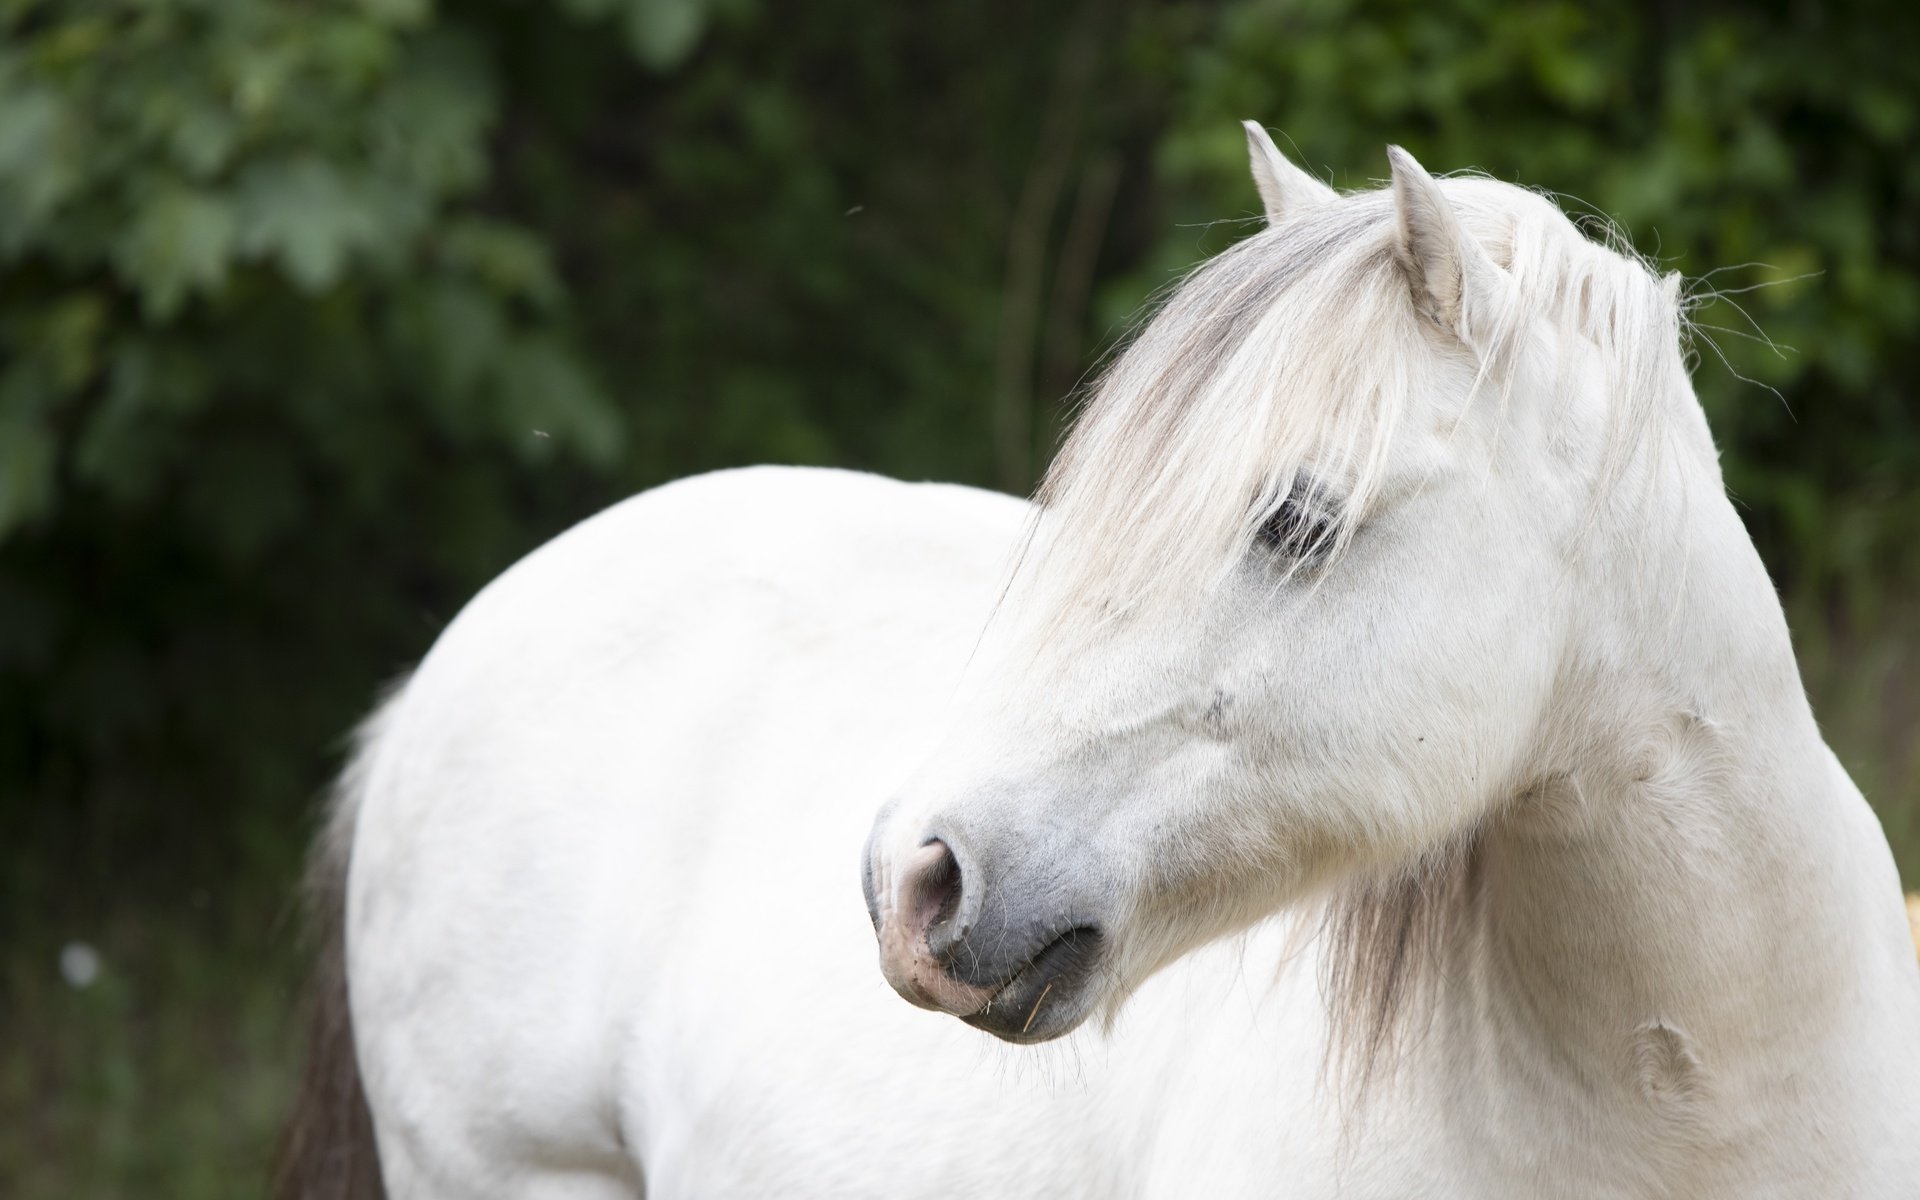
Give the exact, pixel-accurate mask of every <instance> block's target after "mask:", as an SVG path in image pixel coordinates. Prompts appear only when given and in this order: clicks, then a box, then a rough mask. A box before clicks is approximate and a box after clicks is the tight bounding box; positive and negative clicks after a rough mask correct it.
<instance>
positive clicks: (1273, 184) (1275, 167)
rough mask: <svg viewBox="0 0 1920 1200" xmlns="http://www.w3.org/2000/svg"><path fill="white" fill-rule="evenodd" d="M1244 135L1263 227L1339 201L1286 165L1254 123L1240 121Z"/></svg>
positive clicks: (1265, 134) (1283, 158)
mask: <svg viewBox="0 0 1920 1200" xmlns="http://www.w3.org/2000/svg"><path fill="white" fill-rule="evenodd" d="M1240 124H1241V126H1242V127H1243V128H1245V129H1246V131H1247V157H1248V158H1250V159H1252V160H1253V186H1255V187H1257V188H1259V189H1260V202H1261V203H1262V204H1264V205H1266V208H1267V224H1269V225H1278V224H1279V223H1280V222H1281V221H1282V220H1284V219H1286V218H1287V217H1290V216H1293V215H1294V214H1296V213H1303V212H1305V211H1307V210H1308V209H1310V208H1318V207H1319V206H1320V205H1322V204H1326V203H1328V202H1330V201H1333V200H1338V199H1339V198H1340V197H1339V195H1338V194H1337V193H1335V192H1334V190H1333V189H1332V188H1330V187H1328V186H1327V185H1326V184H1324V183H1321V182H1320V181H1319V180H1318V179H1315V178H1314V177H1313V176H1311V175H1309V174H1307V173H1306V172H1305V171H1302V170H1301V169H1300V168H1299V167H1296V166H1294V165H1293V164H1292V163H1291V162H1289V161H1287V156H1286V155H1284V154H1282V153H1280V147H1278V146H1276V145H1274V144H1273V139H1272V138H1270V137H1268V136H1267V131H1266V130H1264V129H1262V128H1260V123H1259V122H1258V121H1242V122H1240Z"/></svg>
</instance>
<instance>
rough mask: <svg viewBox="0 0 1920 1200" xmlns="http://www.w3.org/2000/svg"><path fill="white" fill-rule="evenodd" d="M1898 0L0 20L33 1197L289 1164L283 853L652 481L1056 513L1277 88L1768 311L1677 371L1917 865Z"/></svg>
mask: <svg viewBox="0 0 1920 1200" xmlns="http://www.w3.org/2000/svg"><path fill="white" fill-rule="evenodd" d="M1916 14H1920V7H1916V6H1913V5H1911V4H1890V3H1889V4H1865V3H1852V4H1845V3H1842V4H1825V5H1794V6H1785V5H1780V6H1768V5H1739V6H1733V5H1703V4H1689V3H1659V4H1642V5H1633V6H1627V7H1621V8H1617V9H1611V10H1608V11H1605V12H1604V13H1601V12H1596V11H1595V10H1593V9H1590V8H1589V7H1588V6H1586V5H1579V4H1572V3H1563V4H1539V5H1503V4H1494V3H1489V2H1486V0H1470V2H1467V3H1457V4H1452V5H1449V6H1438V5H1433V4H1430V3H1406V4H1395V3H1359V2H1346V0H1306V2H1301V3H1291V4H1286V3H1260V2H1253V0H1222V2H1219V3H1186V4H1150V3H1122V2H1115V3H1106V4H1081V5H1077V6H1076V5H1072V4H1035V3H1010V2H1004V0H989V2H983V0H969V2H966V3H961V2H957V0H929V2H919V3H912V4H881V3H846V2H827V0H823V2H821V3H815V4H805V5H801V4H784V3H783V4H776V3H772V2H771V0H562V2H561V3H558V4H548V3H539V2H534V0H524V2H516V0H471V2H462V3H447V4H442V5H438V6H435V5H434V4H433V3H432V0H360V2H358V3H350V2H340V0H311V2H308V3H292V2H286V0H277V2H269V0H142V2H139V3H134V2H132V0H118V2H116V0H0V972H4V973H3V974H0V1192H4V1193H5V1194H7V1195H9V1196H18V1197H39V1196H48V1197H51V1196H78V1195H85V1196H94V1197H104V1196H120V1195H126V1196H157V1195H166V1196H191V1197H198V1196H229V1195H231V1196H242V1195H252V1194H258V1192H259V1191H260V1187H261V1184H260V1171H261V1168H262V1164H263V1163H264V1161H265V1157H266V1154H267V1151H268V1147H269V1144H270V1141H271V1136H272V1130H273V1127H274V1125H275V1123H276V1121H277V1119H278V1115H279V1109H280V1106H281V1105H282V1104H283V1103H284V1100H285V1097H286V1096H287V1093H288V1088H289V1081H290V1073H291V1069H292V1065H293V1060H294V1058H295V1054H296V1045H295V1043H296V1039H295V1037H294V1031H293V1026H292V1021H291V1016H290V1014H291V1013H292V1011H293V1008H294V1005H293V991H294V981H295V980H296V979H297V977H298V971H299V968H298V938H297V936H296V926H297V922H295V921H294V920H293V919H292V906H291V904H290V902H289V898H288V897H289V893H290V883H291V880H292V878H293V876H294V874H295V872H296V870H297V865H298V859H299V854H300V850H301V846H302V843H303V841H304V838H305V836H306V834H307V832H308V831H309V829H310V828H311V825H312V821H313V815H314V800H315V797H316V795H317V793H318V792H319V791H320V790H321V788H322V787H323V785H324V782H325V780H326V779H327V777H328V775H329V774H330V772H331V771H332V770H333V769H334V768H335V767H336V766H337V759H338V748H339V746H340V742H341V738H342V735H343V733H344V732H345V731H346V730H347V729H348V728H349V727H350V726H351V725H352V723H353V722H354V720H355V719H356V717H357V716H358V715H359V714H361V713H363V712H364V711H365V710H366V709H367V707H368V706H369V704H370V703H371V701H372V700H373V698H374V696H375V694H376V692H377V690H378V689H379V687H380V686H381V684H382V682H383V681H385V680H389V679H391V678H393V677H394V676H395V675H397V674H398V673H400V672H401V671H403V670H404V669H405V668H406V666H407V664H408V663H409V662H411V661H413V660H414V659H416V658H417V657H418V656H419V655H420V654H421V653H422V652H423V651H424V650H425V649H426V647H427V646H428V645H429V643H430V642H431V641H432V639H433V637H434V635H435V634H436V632H437V631H438V630H439V629H440V628H441V627H442V626H443V625H444V624H445V623H446V621H447V620H448V619H449V618H450V617H451V616H452V615H453V614H454V613H455V612H456V611H457V610H458V608H459V606H460V604H461V603H462V601H463V600H464V599H465V598H466V597H467V596H469V595H470V594H471V593H472V592H473V591H474V590H475V589H476V588H477V587H478V586H480V585H481V584H482V583H483V582H485V581H486V580H487V579H488V578H489V577H491V576H492V575H494V574H496V573H497V572H499V571H500V570H501V569H502V568H504V567H505V566H506V565H507V564H509V563H510V562H512V561H513V560H514V559H515V558H516V557H518V556H519V555H520V554H522V553H524V552H525V551H526V550H528V549H530V548H531V547H533V546H534V545H536V544H538V543H539V542H540V541H541V540H543V539H545V538H546V537H548V536H550V535H552V534H553V533H555V532H557V531H559V530H560V529H562V528H565V527H566V526H567V525H569V524H570V523H572V522H574V521H576V520H578V519H579V518H581V517H582V516H585V515H586V514H588V513H590V512H592V511H593V510H594V509H596V508H598V507H600V506H602V505H604V504H606V503H609V502H611V501H612V500H614V499H616V498H618V497H620V496H623V495H625V494H627V493H629V492H632V491H634V490H636V489H638V488H642V487H645V486H648V485H650V484H653V483H657V482H660V481H662V480H665V479H668V478H671V477H673V476H676V475H681V474H685V473H688V472H691V471H697V470H702V469H705V468H709V467H715V466H721V465H726V464H732V463H744V462H753V461H767V460H772V461H783V462H805V463H834V464H841V465H847V466H856V467H865V468H871V469H875V470H881V471H886V472H890V473H893V474H899V475H905V476H910V477H923V476H924V477H938V478H946V479H958V480H965V481H970V482H975V483H983V484H989V485H994V486H999V487H1004V488H1009V489H1014V490H1023V489H1025V488H1026V487H1028V486H1029V485H1030V484H1031V482H1032V480H1033V477H1034V474H1035V472H1036V470H1037V469H1038V467H1039V466H1040V465H1042V464H1043V463H1044V461H1045V459H1046V457H1047V455H1048V453H1049V451H1050V449H1051V447H1052V445H1053V443H1054V439H1055V437H1056V435H1057V433H1058V429H1059V425H1060V421H1061V417H1062V412H1063V406H1064V403H1065V402H1066V400H1067V398H1068V397H1069V396H1070V395H1071V393H1072V391H1073V389H1074V387H1075V385H1076V382H1077V381H1079V380H1080V379H1081V378H1082V376H1083V374H1084V373H1085V372H1086V371H1087V370H1088V369H1089V367H1090V365H1091V364H1093V363H1094V362H1095V361H1096V360H1097V359H1098V357H1099V355H1100V354H1101V352H1102V351H1103V350H1104V349H1105V348H1106V347H1107V346H1108V345H1110V344H1111V342H1112V340H1113V339H1114V338H1115V337H1116V336H1118V334H1119V333H1120V332H1121V331H1122V330H1123V329H1124V328H1125V325H1126V322H1127V320H1128V317H1129V314H1131V313H1133V312H1134V311H1135V310H1136V309H1137V308H1138V307H1139V306H1140V305H1141V304H1142V303H1143V301H1144V300H1145V299H1146V298H1147V297H1148V296H1149V295H1150V294H1151V293H1153V292H1154V291H1155V289H1158V288H1160V287H1162V286H1164V285H1165V284H1167V283H1168V282H1169V281H1170V280H1172V279H1174V278H1176V277H1177V275H1178V273H1179V272H1180V271H1181V270H1182V269H1183V268H1185V267H1187V266H1189V265H1190V264H1192V263H1194V262H1195V261H1197V260H1199V259H1200V258H1202V257H1204V256H1205V255H1207V254H1209V253H1212V252H1214V251H1217V250H1218V249H1219V248H1220V247H1222V246H1223V245H1225V244H1227V243H1228V242H1229V241H1231V240H1232V239H1233V238H1235V237H1237V236H1240V235H1241V234H1242V233H1244V232H1245V231H1247V230H1248V229H1250V228H1252V227H1253V225H1252V223H1250V222H1249V221H1248V220H1247V218H1248V217H1250V216H1251V215H1252V214H1253V213H1254V212H1255V211H1256V204H1255V200H1254V194H1253V190H1252V188H1251V186H1250V184H1249V183H1248V182H1247V180H1246V176H1245V166H1244V150H1243V144H1242V135H1241V132H1240V129H1239V127H1238V124H1237V122H1238V120H1239V119H1240V118H1242V117H1255V118H1258V119H1260V120H1262V121H1263V122H1264V123H1266V124H1267V125H1268V126H1269V127H1271V128H1274V129H1275V130H1277V131H1279V132H1280V133H1281V134H1282V135H1283V138H1282V142H1283V145H1290V147H1291V149H1292V150H1293V151H1294V153H1295V157H1296V158H1297V160H1298V161H1300V162H1301V163H1303V164H1304V165H1306V166H1307V167H1308V168H1309V169H1311V170H1314V171H1315V172H1317V173H1320V174H1322V175H1323V176H1325V177H1327V178H1330V179H1331V180H1332V181H1333V182H1334V183H1335V184H1337V185H1340V186H1343V187H1360V186H1366V185H1368V184H1369V183H1370V182H1372V181H1373V180H1375V179H1377V178H1379V177H1380V176H1382V175H1383V174H1384V173H1385V159H1384V155H1383V147H1384V145H1385V143H1386V142H1388V141H1398V142H1401V143H1403V144H1405V145H1406V146H1408V147H1409V148H1410V149H1411V150H1413V152H1414V153H1415V154H1416V155H1418V156H1420V157H1421V158H1422V160H1423V161H1425V162H1426V164H1427V165H1428V166H1429V167H1430V168H1432V169H1435V170H1450V169H1458V168H1465V167H1478V168H1482V169H1484V170H1486V171H1488V172H1490V173H1491V174H1493V175H1494V176H1496V177H1498V178H1502V179H1511V180H1517V181H1521V182H1525V183H1528V184H1531V185H1535V186H1540V187H1546V188H1552V189H1554V190H1556V191H1558V192H1560V193H1562V194H1563V195H1564V196H1566V197H1567V200H1566V203H1567V206H1568V207H1569V208H1570V209H1574V210H1587V209H1588V208H1589V206H1590V207H1591V208H1592V209H1593V210H1597V211H1601V212H1604V213H1606V214H1609V215H1611V216H1613V217H1614V218H1616V219H1617V220H1618V221H1619V222H1620V223H1621V224H1622V226H1623V227H1624V228H1625V229H1626V230H1627V231H1628V233H1629V234H1630V235H1631V237H1632V239H1633V241H1634V243H1635V244H1636V245H1637V246H1638V247H1639V248H1640V249H1641V250H1643V251H1646V252H1649V253H1651V254H1653V255H1655V256H1657V257H1658V258H1659V259H1660V260H1661V261H1662V263H1664V264H1666V265H1667V266H1670V267H1671V268H1673V269H1678V270H1680V271H1683V272H1685V273H1687V274H1688V275H1689V276H1690V277H1703V276H1707V275H1708V273H1709V272H1717V273H1714V274H1712V275H1711V276H1710V277H1709V283H1710V285H1711V286H1713V287H1717V288H1719V289H1722V290H1724V291H1727V292H1730V293H1736V294H1735V295H1733V296H1732V297H1731V298H1730V299H1727V300H1720V301H1715V302H1711V303H1703V305H1702V307H1701V308H1700V310H1699V313H1698V316H1699V319H1700V321H1701V322H1702V323H1703V330H1702V334H1701V336H1700V337H1699V338H1698V339H1697V341H1696V351H1697V357H1698V358H1699V359H1700V363H1699V367H1698V370H1697V373H1696V379H1697V382H1698V387H1699V391H1700V395H1701V398H1702V400H1703V401H1704V402H1705V404H1706V406H1707V409H1708V413H1709V416H1710V417H1711V419H1712V421H1713V424H1714V428H1715V431H1716V433H1717V436H1718V437H1719V439H1720V443H1721V446H1722V447H1723V449H1724V453H1725V463H1726V472H1727V478H1728V483H1729V485H1730V487H1731V488H1732V489H1733V491H1734V493H1735V495H1736V496H1737V497H1738V499H1739V501H1740V504H1741V512H1742V514H1743V516H1744V517H1745V518H1746V519H1747V521H1748V523H1749V526H1750V528H1751V529H1752V531H1753V533H1754V536H1755V538H1756V540H1757V541H1758V543H1759V545H1760V547H1761V550H1762V552H1763V554H1764V555H1765V556H1766V558H1767V561H1768V563H1769V565H1770V566H1771V568H1772V570H1773V573H1774V577H1775V579H1776V580H1777V581H1778V583H1779V585H1780V588H1781V592H1782V595H1783V597H1784V599H1785V602H1786V604H1787V607H1788V610H1789V614H1790V616H1791V618H1792V621H1793V625H1794V629H1795V634H1796V637H1797V638H1798V640H1799V648H1800V653H1801V658H1802V662H1803V664H1804V667H1805V669H1806V677H1807V683H1808V687H1809V690H1810V691H1811V692H1812V694H1813V696H1814V700H1815V703H1816V706H1817V710H1818V711H1819V712H1820V713H1821V715H1822V718H1823V721H1824V722H1825V726H1826V729H1827V732H1828V735H1829V738H1830V739H1831V741H1832V742H1833V744H1834V746H1835V748H1836V750H1837V751H1838V752H1839V753H1840V755H1841V757H1842V758H1843V760H1844V761H1845V762H1846V764H1847V765H1848V767H1849V768H1850V769H1851V770H1852V771H1853V773H1854V777H1855V779H1856V780H1857V781H1858V782H1859V783H1860V784H1861V786H1862V787H1863V788H1864V789H1865V790H1866V792H1867V794H1868V795H1869V797H1871V798H1872V799H1873V801H1874V803H1875V804H1876V806H1877V807H1878V809H1879V811H1880V813H1881V815H1882V818H1883V820H1884V821H1885V823H1886V825H1887V829H1888V833H1889V835H1890V837H1891V838H1892V840H1893V842H1894V844H1895V847H1896V850H1897V852H1898V853H1899V854H1900V855H1901V859H1902V864H1903V867H1904V868H1905V870H1906V872H1907V877H1908V878H1909V879H1910V880H1912V879H1916V878H1920V756H1917V755H1916V748H1915V738H1914V726H1915V721H1916V712H1917V710H1920V666H1917V665H1916V656H1917V655H1920V590H1917V589H1916V587H1915V584H1916V577H1917V576H1920V548H1917V547H1916V544H1915V539H1916V533H1917V532H1920V494H1917V493H1916V489H1915V487H1914V486H1913V481H1914V479H1915V477H1916V468H1920V415H1916V414H1917V413H1920V409H1917V408H1916V406H1915V404H1914V402H1913V401H1912V399H1911V398H1910V397H1909V394H1908V384H1909V380H1911V379H1912V378H1913V377H1914V372H1915V368H1916V365H1920V349H1917V348H1916V347H1920V338H1917V337H1916V334H1917V333H1920V281H1917V280H1916V275H1915V265H1916V262H1915V260H1916V254H1917V253H1920V249H1917V247H1916V240H1917V239H1920V221H1917V220H1916V214H1917V213H1920V156H1916V155H1915V154H1914V152H1913V150H1914V145H1915V143H1916V137H1917V135H1920V95H1917V94H1916V89H1915V85H1914V82H1913V81H1914V79H1915V72H1914V70H1913V67H1912V62H1911V53H1912V51H1913V48H1914V47H1915V46H1916V45H1920V16H1917V15H1916ZM1573 197H1579V198H1580V199H1578V200H1575V199H1573ZM1761 285H1772V286H1761ZM1747 289H1754V290H1747ZM1703 294H1704V293H1703ZM1736 305H1737V307H1736ZM1762 331H1764V332H1762ZM1766 338H1770V339H1771V340H1772V342H1773V343H1776V344H1777V349H1776V348H1772V347H1770V346H1769V345H1767V344H1766V342H1765V340H1764V339H1766ZM1709 340H1710V341H1711V342H1712V343H1714V345H1710V344H1709ZM1723 358H1724V361H1723ZM1743 379H1744V380H1745V381H1743ZM72 942H83V943H86V944H88V945H90V946H93V947H95V948H97V949H98V951H99V952H100V954H101V956H102V958H103V961H104V963H105V968H104V971H103V973H102V975H101V977H100V979H99V980H98V982H96V983H95V984H93V985H92V986H91V987H88V988H84V989H74V988H71V987H69V986H68V985H67V984H65V983H63V982H62V980H61V977H60V974H59V971H58V969H57V962H58V957H59V953H60V950H61V948H62V947H63V946H65V945H67V944H69V943H72Z"/></svg>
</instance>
